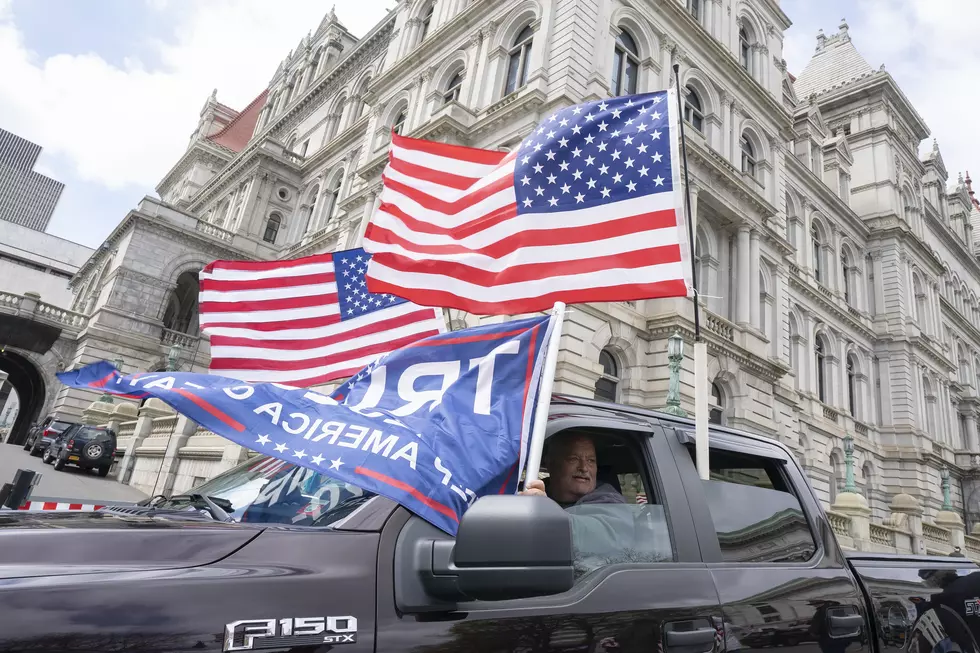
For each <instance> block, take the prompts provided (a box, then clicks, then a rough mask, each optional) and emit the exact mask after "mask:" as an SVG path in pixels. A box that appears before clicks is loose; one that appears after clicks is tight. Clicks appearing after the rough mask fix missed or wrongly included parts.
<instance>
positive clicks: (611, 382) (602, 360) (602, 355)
mask: <svg viewBox="0 0 980 653" xmlns="http://www.w3.org/2000/svg"><path fill="white" fill-rule="evenodd" d="M599 364H600V365H601V366H602V375H601V376H600V377H599V380H598V381H596V382H595V398H596V399H604V400H606V401H616V394H617V391H618V390H619V365H618V364H617V363H616V357H615V356H613V355H612V353H610V352H609V351H607V350H605V349H603V350H602V351H600V352H599Z"/></svg>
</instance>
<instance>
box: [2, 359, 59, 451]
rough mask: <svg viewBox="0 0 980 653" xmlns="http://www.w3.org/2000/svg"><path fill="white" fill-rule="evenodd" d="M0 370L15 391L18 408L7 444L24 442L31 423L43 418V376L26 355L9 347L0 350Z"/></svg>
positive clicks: (44, 395)
mask: <svg viewBox="0 0 980 653" xmlns="http://www.w3.org/2000/svg"><path fill="white" fill-rule="evenodd" d="M0 371H3V372H6V373H7V382H8V383H10V385H11V386H13V388H14V390H16V391H17V396H18V398H19V399H20V408H19V410H18V412H17V419H16V420H14V425H13V427H12V428H11V430H10V436H9V437H8V438H7V444H21V445H22V444H24V442H25V441H26V440H27V432H28V431H29V430H30V428H31V424H33V423H35V422H37V421H39V420H41V419H43V416H42V415H41V409H42V408H43V407H44V401H45V399H46V398H47V391H46V389H45V384H44V377H43V376H42V375H41V372H40V370H38V369H37V366H36V365H34V363H33V362H32V361H31V360H30V359H28V358H27V357H25V356H23V355H22V354H19V353H17V352H15V351H11V350H10V349H5V350H3V351H2V352H0Z"/></svg>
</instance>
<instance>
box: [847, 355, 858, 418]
mask: <svg viewBox="0 0 980 653" xmlns="http://www.w3.org/2000/svg"><path fill="white" fill-rule="evenodd" d="M847 408H848V410H850V412H851V417H853V418H855V419H857V416H858V414H857V362H856V361H855V360H854V354H848V355H847Z"/></svg>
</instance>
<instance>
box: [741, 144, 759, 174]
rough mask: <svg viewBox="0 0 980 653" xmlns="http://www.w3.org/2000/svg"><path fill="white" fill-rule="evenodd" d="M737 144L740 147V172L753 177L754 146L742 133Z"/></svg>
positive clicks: (754, 162)
mask: <svg viewBox="0 0 980 653" xmlns="http://www.w3.org/2000/svg"><path fill="white" fill-rule="evenodd" d="M739 145H740V146H741V147H742V172H744V173H745V174H747V175H749V176H751V177H755V164H756V158H755V156H756V155H755V147H753V146H752V142H751V141H750V140H749V138H748V136H747V135H745V134H742V138H740V139H739Z"/></svg>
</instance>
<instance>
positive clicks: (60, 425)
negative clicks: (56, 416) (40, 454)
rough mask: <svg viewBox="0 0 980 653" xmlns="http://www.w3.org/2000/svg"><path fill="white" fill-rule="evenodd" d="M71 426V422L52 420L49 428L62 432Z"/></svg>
mask: <svg viewBox="0 0 980 653" xmlns="http://www.w3.org/2000/svg"><path fill="white" fill-rule="evenodd" d="M69 426H71V422H52V423H51V425H50V426H49V427H48V428H49V429H51V430H52V431H58V432H61V431H64V430H65V429H66V428H68V427H69Z"/></svg>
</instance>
